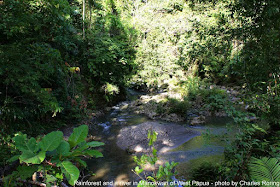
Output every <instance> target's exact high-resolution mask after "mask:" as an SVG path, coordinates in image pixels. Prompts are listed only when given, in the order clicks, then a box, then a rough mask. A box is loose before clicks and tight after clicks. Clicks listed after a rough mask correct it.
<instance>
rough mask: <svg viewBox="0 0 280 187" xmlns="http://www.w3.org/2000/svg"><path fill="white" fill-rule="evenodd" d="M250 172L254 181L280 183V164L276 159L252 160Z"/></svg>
mask: <svg viewBox="0 0 280 187" xmlns="http://www.w3.org/2000/svg"><path fill="white" fill-rule="evenodd" d="M249 172H250V177H251V179H252V180H254V181H270V182H280V162H279V160H278V159H276V158H267V157H264V158H261V159H257V158H252V159H251V161H250V163H249Z"/></svg>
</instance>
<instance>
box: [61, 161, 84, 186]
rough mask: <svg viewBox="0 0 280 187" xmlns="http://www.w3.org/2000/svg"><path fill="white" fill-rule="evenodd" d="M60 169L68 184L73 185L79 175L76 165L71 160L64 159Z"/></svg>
mask: <svg viewBox="0 0 280 187" xmlns="http://www.w3.org/2000/svg"><path fill="white" fill-rule="evenodd" d="M61 170H62V172H63V173H64V175H65V177H66V179H67V180H68V182H69V184H71V185H72V186H74V184H75V182H76V181H77V180H78V178H79V176H80V171H79V169H78V168H77V167H76V166H74V165H73V164H72V163H71V162H69V161H64V162H62V163H61Z"/></svg>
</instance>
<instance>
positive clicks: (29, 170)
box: [17, 165, 38, 180]
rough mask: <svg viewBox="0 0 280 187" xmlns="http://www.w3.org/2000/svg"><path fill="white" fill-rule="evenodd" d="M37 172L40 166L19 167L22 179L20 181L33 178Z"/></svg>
mask: <svg viewBox="0 0 280 187" xmlns="http://www.w3.org/2000/svg"><path fill="white" fill-rule="evenodd" d="M37 170H38V165H37V166H35V165H33V166H26V165H22V166H18V167H17V171H18V174H19V177H20V179H23V180H24V179H27V178H29V177H31V176H32V175H33V174H34V173H35V172H36V171H37Z"/></svg>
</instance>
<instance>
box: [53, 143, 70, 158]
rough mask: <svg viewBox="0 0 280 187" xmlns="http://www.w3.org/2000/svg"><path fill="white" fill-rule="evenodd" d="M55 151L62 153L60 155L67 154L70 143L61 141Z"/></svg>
mask: <svg viewBox="0 0 280 187" xmlns="http://www.w3.org/2000/svg"><path fill="white" fill-rule="evenodd" d="M56 151H57V153H58V154H60V155H62V156H67V155H68V153H69V151H70V145H69V143H68V142H66V141H64V140H63V141H62V142H61V143H60V145H59V146H58V148H57V149H56Z"/></svg>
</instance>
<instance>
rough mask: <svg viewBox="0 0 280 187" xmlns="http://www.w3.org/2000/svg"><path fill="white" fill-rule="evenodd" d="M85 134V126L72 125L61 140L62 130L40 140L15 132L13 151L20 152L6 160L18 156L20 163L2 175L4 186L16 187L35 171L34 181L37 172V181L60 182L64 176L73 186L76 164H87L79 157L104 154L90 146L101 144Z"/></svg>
mask: <svg viewBox="0 0 280 187" xmlns="http://www.w3.org/2000/svg"><path fill="white" fill-rule="evenodd" d="M87 135H88V126H86V125H82V126H79V127H77V128H74V130H73V133H72V134H71V135H70V137H69V139H68V141H65V140H63V133H62V132H61V131H53V132H51V133H49V134H47V135H46V136H44V137H43V138H42V139H41V140H40V141H38V140H36V139H35V138H33V137H32V138H30V139H29V138H27V135H26V134H18V135H16V136H15V137H14V138H13V141H14V145H15V150H14V151H15V153H20V154H19V155H15V156H13V157H12V158H11V159H10V160H9V161H10V162H12V161H15V160H18V159H19V161H20V165H19V166H18V167H17V170H16V171H14V172H13V173H12V174H11V175H9V176H7V177H5V180H4V184H5V186H18V182H20V181H23V180H26V179H31V177H32V176H33V175H34V173H35V181H37V179H36V178H37V173H38V176H41V178H42V179H41V181H39V182H42V183H44V184H46V185H47V186H53V185H55V184H60V183H61V182H63V179H64V178H66V179H67V181H68V183H69V184H70V185H72V186H74V184H75V183H76V181H77V180H78V178H79V176H80V171H79V169H78V168H77V167H76V166H77V165H80V166H82V167H86V166H87V164H86V162H85V161H83V160H82V159H81V157H82V156H87V157H95V158H98V157H102V156H103V155H102V153H100V152H99V151H97V150H93V149H91V148H93V147H98V146H102V145H104V144H103V143H102V142H97V141H92V142H86V138H87ZM74 164H75V165H74ZM18 179H20V180H18ZM30 181H31V180H30ZM33 181H34V180H33ZM27 183H28V182H27Z"/></svg>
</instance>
